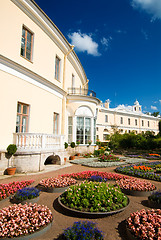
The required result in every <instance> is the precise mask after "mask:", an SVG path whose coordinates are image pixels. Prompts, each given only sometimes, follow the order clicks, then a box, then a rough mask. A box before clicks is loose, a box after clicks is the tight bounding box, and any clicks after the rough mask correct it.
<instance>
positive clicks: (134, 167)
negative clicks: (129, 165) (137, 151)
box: [133, 165, 154, 172]
mask: <svg viewBox="0 0 161 240" xmlns="http://www.w3.org/2000/svg"><path fill="white" fill-rule="evenodd" d="M133 169H134V170H139V171H141V172H153V171H154V170H153V169H152V168H151V167H147V166H145V165H142V166H136V165H135V166H133Z"/></svg>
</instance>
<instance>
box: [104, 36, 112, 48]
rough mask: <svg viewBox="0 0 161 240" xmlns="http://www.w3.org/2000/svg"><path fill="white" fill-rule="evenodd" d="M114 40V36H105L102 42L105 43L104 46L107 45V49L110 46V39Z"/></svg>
mask: <svg viewBox="0 0 161 240" xmlns="http://www.w3.org/2000/svg"><path fill="white" fill-rule="evenodd" d="M111 40H112V37H108V38H105V37H103V38H102V39H101V44H102V45H103V46H105V50H107V49H108V48H109V44H110V41H111Z"/></svg>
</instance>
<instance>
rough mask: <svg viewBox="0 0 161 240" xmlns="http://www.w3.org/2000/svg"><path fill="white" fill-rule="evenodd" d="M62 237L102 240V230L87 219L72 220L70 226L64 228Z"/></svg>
mask: <svg viewBox="0 0 161 240" xmlns="http://www.w3.org/2000/svg"><path fill="white" fill-rule="evenodd" d="M63 237H64V238H65V239H66V240H89V239H94V240H103V239H104V238H103V235H102V232H101V231H99V230H98V229H97V228H96V224H95V223H93V222H89V221H83V222H81V221H79V222H74V224H73V226H72V227H69V228H67V229H65V230H64V232H63Z"/></svg>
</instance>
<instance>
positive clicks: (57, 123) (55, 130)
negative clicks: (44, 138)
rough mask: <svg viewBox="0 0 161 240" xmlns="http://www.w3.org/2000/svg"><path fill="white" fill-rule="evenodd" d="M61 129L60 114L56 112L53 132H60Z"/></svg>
mask: <svg viewBox="0 0 161 240" xmlns="http://www.w3.org/2000/svg"><path fill="white" fill-rule="evenodd" d="M58 131H59V114H58V113H55V112H54V115H53V133H54V134H56V135H57V134H58Z"/></svg>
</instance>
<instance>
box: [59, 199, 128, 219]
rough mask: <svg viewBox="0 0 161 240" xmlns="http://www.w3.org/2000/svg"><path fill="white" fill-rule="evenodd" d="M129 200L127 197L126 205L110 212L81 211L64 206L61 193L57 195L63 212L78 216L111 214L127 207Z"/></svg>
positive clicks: (90, 216)
mask: <svg viewBox="0 0 161 240" xmlns="http://www.w3.org/2000/svg"><path fill="white" fill-rule="evenodd" d="M129 202H130V200H129V198H128V204H127V206H126V207H124V208H120V209H118V210H115V211H111V212H82V211H79V210H75V209H72V208H69V207H67V206H65V205H64V204H63V203H62V202H61V195H60V196H59V197H58V203H59V205H60V206H61V207H62V208H63V209H64V210H65V212H69V213H71V214H75V215H78V216H81V217H89V218H99V217H105V216H108V215H112V214H116V213H119V212H122V211H123V210H125V209H126V208H127V207H128V205H129Z"/></svg>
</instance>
